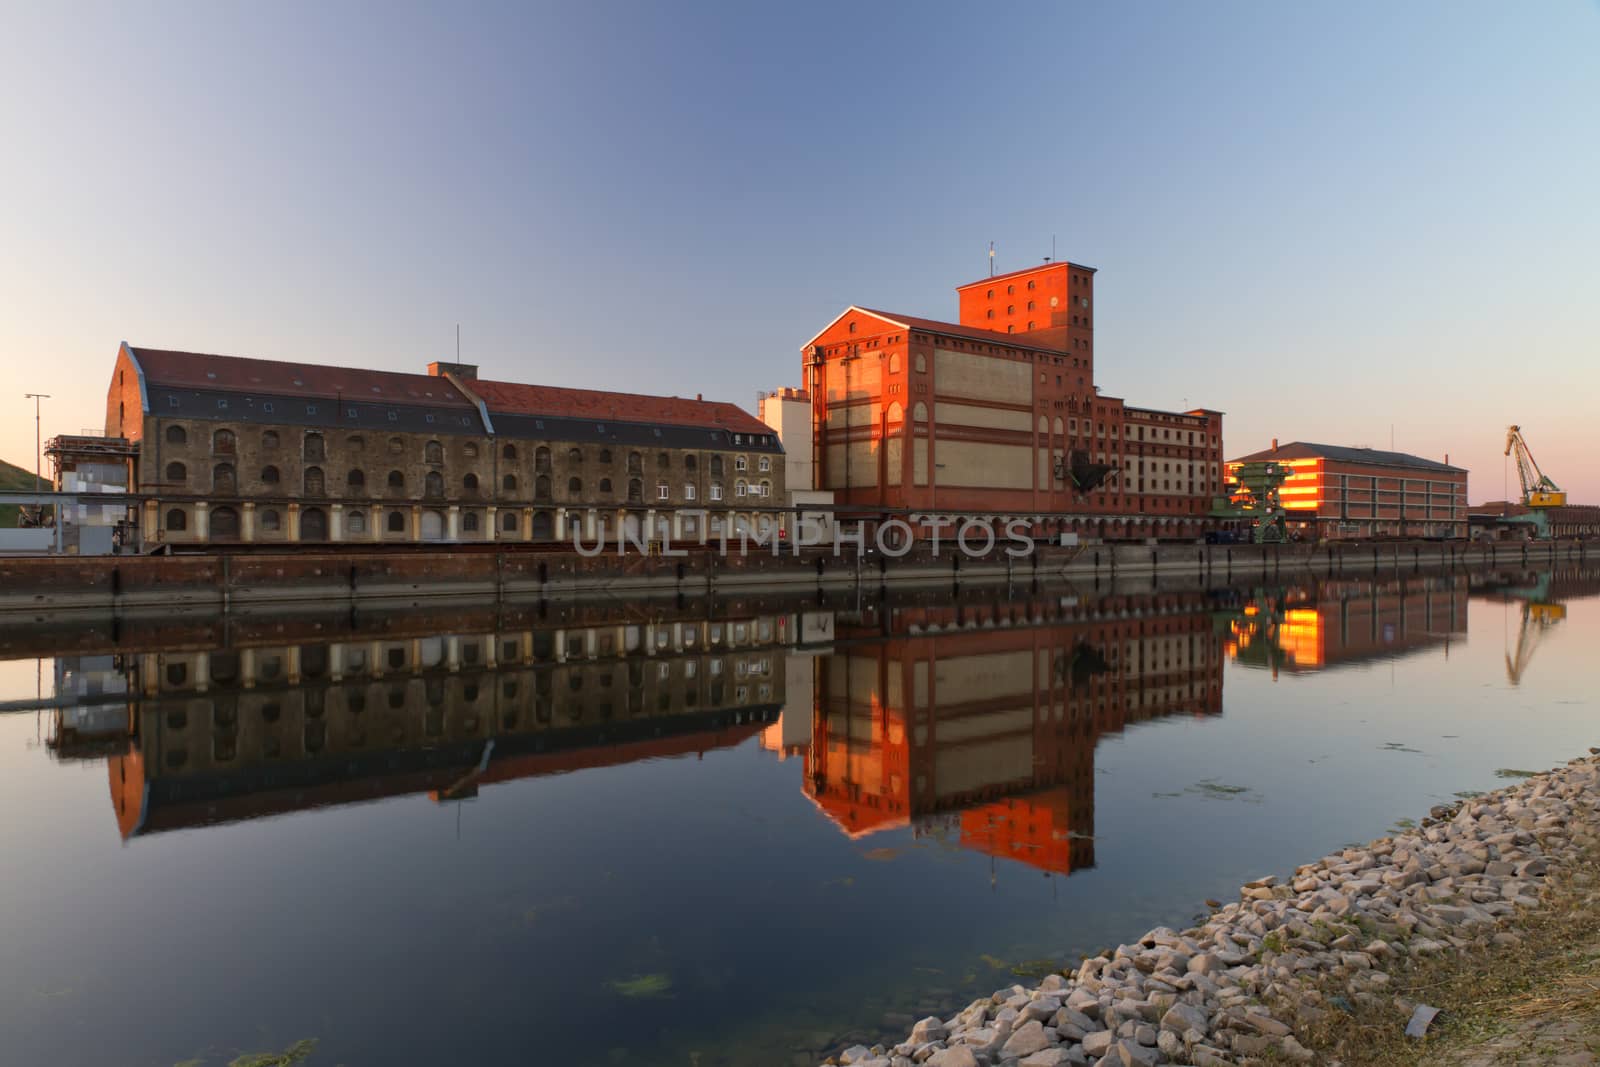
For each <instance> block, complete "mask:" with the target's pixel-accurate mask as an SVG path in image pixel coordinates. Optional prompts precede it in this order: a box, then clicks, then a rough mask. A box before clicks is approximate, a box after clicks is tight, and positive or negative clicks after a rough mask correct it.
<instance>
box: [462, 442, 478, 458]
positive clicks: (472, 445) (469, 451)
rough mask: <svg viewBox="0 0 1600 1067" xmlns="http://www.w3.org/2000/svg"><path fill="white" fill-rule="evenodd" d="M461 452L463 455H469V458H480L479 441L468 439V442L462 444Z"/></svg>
mask: <svg viewBox="0 0 1600 1067" xmlns="http://www.w3.org/2000/svg"><path fill="white" fill-rule="evenodd" d="M461 454H462V455H463V456H465V457H467V458H468V459H477V458H478V442H476V441H468V442H467V443H466V444H464V445H462V446H461Z"/></svg>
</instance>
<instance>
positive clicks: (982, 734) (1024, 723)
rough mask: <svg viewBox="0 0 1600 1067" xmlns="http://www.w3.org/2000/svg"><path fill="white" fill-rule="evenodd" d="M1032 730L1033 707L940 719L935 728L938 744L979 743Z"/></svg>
mask: <svg viewBox="0 0 1600 1067" xmlns="http://www.w3.org/2000/svg"><path fill="white" fill-rule="evenodd" d="M1032 729H1033V707H1032V706H1031V705H1030V706H1028V707H1026V708H1008V709H1007V710H1005V711H991V712H988V713H987V714H984V715H963V716H961V717H960V718H957V719H941V720H939V725H938V727H937V733H938V737H939V743H940V744H947V743H950V742H959V741H981V740H982V739H983V738H986V737H994V736H996V735H998V734H1010V733H1017V732H1019V731H1030V730H1032Z"/></svg>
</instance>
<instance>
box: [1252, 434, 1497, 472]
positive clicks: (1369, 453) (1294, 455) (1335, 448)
mask: <svg viewBox="0 0 1600 1067" xmlns="http://www.w3.org/2000/svg"><path fill="white" fill-rule="evenodd" d="M1265 459H1331V460H1333V461H1335V462H1336V463H1364V464H1366V465H1367V466H1370V467H1410V468H1415V469H1417V470H1429V471H1452V472H1455V473H1457V474H1465V473H1467V471H1466V468H1465V467H1452V466H1450V465H1449V464H1448V463H1440V462H1438V461H1437V460H1432V459H1423V458H1422V457H1421V456H1413V455H1411V454H1410V453H1409V452H1382V451H1379V450H1378V449H1376V448H1352V447H1350V446H1348V445H1319V444H1314V443H1312V442H1309V441H1290V442H1289V443H1288V444H1286V445H1281V446H1279V447H1278V448H1268V449H1265V450H1263V451H1261V452H1252V453H1250V454H1249V455H1248V456H1240V457H1239V458H1238V459H1232V460H1229V461H1228V462H1230V463H1255V462H1258V461H1260V460H1265Z"/></svg>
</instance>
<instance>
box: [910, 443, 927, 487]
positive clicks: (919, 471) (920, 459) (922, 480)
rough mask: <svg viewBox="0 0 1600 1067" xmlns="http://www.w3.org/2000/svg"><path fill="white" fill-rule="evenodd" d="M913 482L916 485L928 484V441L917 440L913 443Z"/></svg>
mask: <svg viewBox="0 0 1600 1067" xmlns="http://www.w3.org/2000/svg"><path fill="white" fill-rule="evenodd" d="M911 481H912V483H913V484H915V485H927V484H928V439H927V438H926V437H918V438H915V439H914V440H913V441H912V442H911Z"/></svg>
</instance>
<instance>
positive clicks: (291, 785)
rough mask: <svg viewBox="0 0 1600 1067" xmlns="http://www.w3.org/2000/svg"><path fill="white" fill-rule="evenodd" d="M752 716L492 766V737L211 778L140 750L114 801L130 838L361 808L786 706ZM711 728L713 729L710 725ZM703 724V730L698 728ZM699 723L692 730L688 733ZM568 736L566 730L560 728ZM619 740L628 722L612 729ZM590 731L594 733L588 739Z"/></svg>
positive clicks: (689, 740) (548, 738)
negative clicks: (150, 768) (148, 760)
mask: <svg viewBox="0 0 1600 1067" xmlns="http://www.w3.org/2000/svg"><path fill="white" fill-rule="evenodd" d="M740 711H741V712H743V713H745V714H747V715H749V716H750V721H748V722H746V723H744V724H742V725H736V726H718V725H712V724H714V723H716V722H717V721H718V720H719V719H720V718H722V713H713V714H711V715H705V716H671V717H662V718H647V719H643V720H640V721H639V722H638V723H637V724H628V725H633V726H636V727H637V728H638V729H639V730H640V732H644V731H645V730H649V731H651V732H652V733H653V732H655V731H672V730H682V731H683V732H679V733H669V734H668V736H665V737H655V736H650V737H644V738H640V739H639V740H633V741H629V740H619V741H617V742H616V743H614V744H603V745H593V744H582V743H580V744H577V745H572V746H571V747H567V748H558V749H556V750H554V751H548V752H519V751H518V749H519V748H523V747H532V746H535V745H560V744H562V741H563V739H562V738H561V737H560V736H552V735H547V734H545V733H542V732H541V733H536V734H512V735H508V736H503V737H499V738H495V739H494V746H495V747H494V748H493V749H492V750H491V753H490V755H491V758H490V759H489V761H488V764H487V766H481V767H480V764H481V761H482V758H483V754H484V749H485V746H486V745H487V744H489V742H488V741H485V740H474V741H462V742H457V743H455V744H452V745H448V746H445V747H441V748H431V749H408V750H401V751H384V752H372V753H361V754H351V753H343V754H340V755H337V756H325V757H318V758H316V759H307V760H290V761H284V762H278V763H272V764H265V765H257V766H250V767H243V768H240V769H239V770H237V771H232V772H221V773H215V772H213V773H206V774H193V775H185V774H163V775H159V776H157V777H155V778H151V779H148V780H147V779H146V777H145V774H144V759H143V755H142V754H141V753H138V752H134V753H131V754H130V755H128V756H125V757H114V758H112V759H111V760H109V761H108V762H107V771H108V774H109V776H110V779H111V795H112V804H113V807H114V808H115V809H116V811H117V817H118V825H119V826H120V828H121V830H122V836H123V837H124V838H129V837H134V836H142V835H145V834H150V833H157V832H160V831H164V830H180V829H186V828H190V827H197V826H211V825H216V824H219V823H229V822H239V821H243V820H247V819H259V818H266V817H269V816H273V815H285V814H290V813H293V812H297V811H306V810H309V809H312V808H321V807H332V806H343V805H350V804H360V803H365V802H368V801H373V800H382V799H385V798H387V797H396V796H405V795H409V794H417V793H433V794H436V795H440V796H448V795H452V794H460V793H461V792H463V791H465V790H468V789H470V788H471V787H475V786H477V785H484V784H493V783H498V782H508V781H514V780H516V779H520V778H533V777H540V776H544V775H550V774H563V773H568V772H571V771H578V770H585V769H588V768H592V767H610V766H618V765H621V764H625V763H634V762H637V761H639V760H646V759H664V758H671V757H680V756H687V755H690V754H704V753H706V752H710V751H712V750H714V749H722V748H731V747H733V746H735V745H738V744H741V743H743V742H744V741H746V740H748V739H749V738H751V737H753V736H754V735H755V734H757V733H759V732H760V731H761V729H762V728H763V727H764V726H765V725H766V724H767V723H768V722H770V721H771V720H772V719H773V718H774V717H775V716H776V715H777V709H776V708H771V707H762V706H757V707H746V708H741V709H740ZM702 724H704V725H702ZM696 725H702V728H701V729H692V727H694V726H696ZM686 727H690V729H685V728H686ZM557 733H558V734H559V732H557ZM610 733H611V735H612V736H615V735H616V734H617V733H618V728H616V727H613V729H612V730H611V731H610ZM586 737H587V735H586V734H585V738H586Z"/></svg>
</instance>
